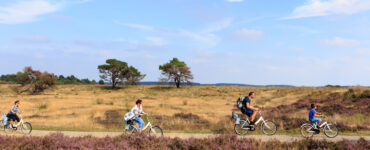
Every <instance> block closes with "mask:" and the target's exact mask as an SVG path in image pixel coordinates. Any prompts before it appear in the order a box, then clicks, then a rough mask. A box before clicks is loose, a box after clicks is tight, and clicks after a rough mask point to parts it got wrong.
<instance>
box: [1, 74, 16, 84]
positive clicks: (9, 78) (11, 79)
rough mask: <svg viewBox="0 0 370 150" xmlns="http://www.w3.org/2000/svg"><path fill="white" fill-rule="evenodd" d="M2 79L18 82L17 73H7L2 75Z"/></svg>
mask: <svg viewBox="0 0 370 150" xmlns="http://www.w3.org/2000/svg"><path fill="white" fill-rule="evenodd" d="M0 80H1V81H6V82H13V83H16V82H17V81H18V80H17V75H15V74H7V75H1V76H0Z"/></svg>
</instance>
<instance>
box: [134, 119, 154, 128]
mask: <svg viewBox="0 0 370 150" xmlns="http://www.w3.org/2000/svg"><path fill="white" fill-rule="evenodd" d="M146 120H148V123H147V124H146V125H145V126H144V127H143V128H142V129H141V131H145V130H146V129H147V128H148V127H149V129H150V128H152V124H151V123H150V120H149V119H148V116H146ZM135 128H136V127H135Z"/></svg>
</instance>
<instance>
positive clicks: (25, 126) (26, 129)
mask: <svg viewBox="0 0 370 150" xmlns="http://www.w3.org/2000/svg"><path fill="white" fill-rule="evenodd" d="M18 116H19V117H20V120H19V122H18V123H17V124H15V123H14V121H13V124H10V120H8V121H7V124H5V125H4V131H5V133H11V132H14V131H17V130H18V127H21V132H22V133H23V134H31V132H32V125H31V123H29V122H24V121H23V116H22V113H19V114H18Z"/></svg>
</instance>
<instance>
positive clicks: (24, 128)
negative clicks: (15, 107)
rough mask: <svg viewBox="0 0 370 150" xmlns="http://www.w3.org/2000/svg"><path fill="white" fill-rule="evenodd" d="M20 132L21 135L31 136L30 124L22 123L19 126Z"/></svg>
mask: <svg viewBox="0 0 370 150" xmlns="http://www.w3.org/2000/svg"><path fill="white" fill-rule="evenodd" d="M21 131H22V133H23V134H31V132H32V126H31V123H29V122H25V123H23V124H22V126H21Z"/></svg>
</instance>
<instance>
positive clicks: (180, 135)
mask: <svg viewBox="0 0 370 150" xmlns="http://www.w3.org/2000/svg"><path fill="white" fill-rule="evenodd" d="M58 132H59V133H63V134H64V135H66V136H71V137H82V136H88V135H91V136H95V137H106V136H111V137H113V136H119V135H121V134H122V132H77V131H42V130H34V131H32V133H31V136H46V135H49V134H51V133H58ZM0 135H10V136H22V135H23V134H21V133H18V132H15V133H9V134H5V133H4V132H3V131H1V132H0ZM164 136H165V137H170V138H176V137H178V138H183V139H187V138H208V137H215V136H217V135H215V134H194V133H164ZM240 137H244V138H254V139H257V140H261V141H269V140H279V141H281V142H292V141H295V140H302V139H304V138H303V137H302V136H301V135H273V136H267V135H245V136H240ZM313 138H314V139H318V140H327V141H333V142H335V141H341V140H342V139H347V140H350V141H357V140H358V139H359V138H361V137H360V136H340V135H339V136H337V137H335V138H327V137H326V136H325V135H321V134H320V135H315V136H313ZM363 138H365V140H367V141H370V136H364V137H363Z"/></svg>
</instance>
